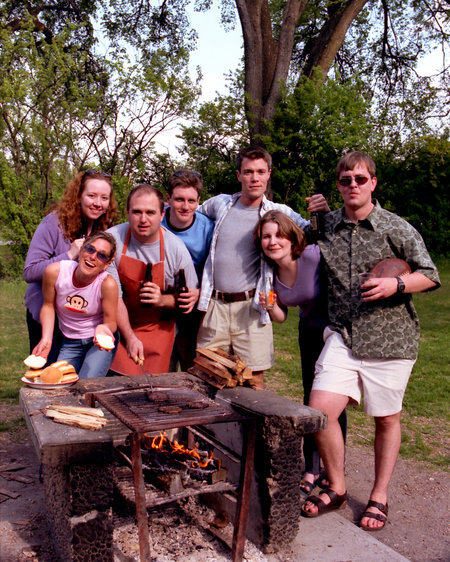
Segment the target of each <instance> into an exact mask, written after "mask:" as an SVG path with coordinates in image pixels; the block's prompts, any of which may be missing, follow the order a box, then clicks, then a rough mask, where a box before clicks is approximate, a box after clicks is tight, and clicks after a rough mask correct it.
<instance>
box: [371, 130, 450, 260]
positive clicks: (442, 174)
mask: <svg viewBox="0 0 450 562" xmlns="http://www.w3.org/2000/svg"><path fill="white" fill-rule="evenodd" d="M376 161H377V177H378V187H377V192H378V196H379V197H380V199H381V200H382V202H383V205H384V206H385V207H386V208H387V209H390V210H393V211H395V212H396V213H398V214H399V215H401V216H402V217H404V218H405V219H406V220H407V221H409V222H410V223H411V224H413V225H414V226H415V227H416V228H417V230H418V231H419V232H420V233H421V234H422V236H423V237H424V239H425V242H426V244H427V247H428V249H429V250H430V251H431V252H432V253H433V255H435V256H448V255H449V240H450V232H449V225H448V217H449V216H450V204H449V198H448V193H447V188H448V183H449V172H450V131H449V130H448V129H446V130H444V131H443V132H442V133H441V134H440V135H427V136H421V137H420V136H419V137H417V138H414V139H410V140H409V141H408V142H407V143H405V145H404V146H403V147H402V148H401V150H399V151H396V153H394V154H393V153H392V151H391V150H388V149H383V150H382V151H380V152H379V153H378V154H377V155H376Z"/></svg>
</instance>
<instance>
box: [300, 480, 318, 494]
mask: <svg viewBox="0 0 450 562" xmlns="http://www.w3.org/2000/svg"><path fill="white" fill-rule="evenodd" d="M315 487H316V482H308V480H305V479H304V478H302V479H301V481H300V492H302V493H303V494H306V495H307V496H308V495H309V494H310V493H311V492H312V491H313V490H314V488H315Z"/></svg>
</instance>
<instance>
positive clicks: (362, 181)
mask: <svg viewBox="0 0 450 562" xmlns="http://www.w3.org/2000/svg"><path fill="white" fill-rule="evenodd" d="M353 180H355V182H356V184H357V185H366V183H367V182H368V181H369V180H370V178H368V177H366V176H355V177H354V178H342V179H338V183H339V184H340V185H342V186H343V187H348V186H349V185H352V181H353Z"/></svg>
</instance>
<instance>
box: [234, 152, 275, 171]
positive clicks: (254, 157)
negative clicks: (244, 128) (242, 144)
mask: <svg viewBox="0 0 450 562" xmlns="http://www.w3.org/2000/svg"><path fill="white" fill-rule="evenodd" d="M244 158H248V159H249V160H258V159H259V158H262V159H263V160H264V161H265V162H266V163H267V166H268V168H269V170H270V169H271V168H272V156H270V154H269V153H268V152H267V150H266V149H265V148H263V147H262V146H247V147H246V148H243V149H241V150H240V151H239V153H238V155H237V158H236V170H237V171H238V172H240V171H241V168H242V161H243V160H244Z"/></svg>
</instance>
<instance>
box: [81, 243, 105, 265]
mask: <svg viewBox="0 0 450 562" xmlns="http://www.w3.org/2000/svg"><path fill="white" fill-rule="evenodd" d="M83 250H84V251H85V252H87V253H88V254H89V255H90V256H93V255H94V254H97V257H98V259H99V260H100V261H101V262H103V263H108V262H109V260H110V259H111V258H110V256H107V255H106V254H105V253H104V252H98V251H97V250H96V248H94V246H91V244H86V245H85V246H84V248H83Z"/></svg>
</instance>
